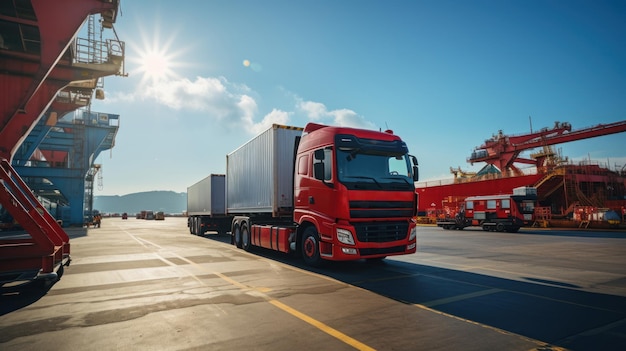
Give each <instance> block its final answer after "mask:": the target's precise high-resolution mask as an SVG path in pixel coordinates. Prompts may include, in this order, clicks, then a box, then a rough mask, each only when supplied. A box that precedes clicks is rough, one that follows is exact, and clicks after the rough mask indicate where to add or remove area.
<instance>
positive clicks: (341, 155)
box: [335, 135, 414, 191]
mask: <svg viewBox="0 0 626 351" xmlns="http://www.w3.org/2000/svg"><path fill="white" fill-rule="evenodd" d="M335 142H336V146H337V176H338V180H339V181H340V182H341V183H342V184H344V185H345V186H346V187H347V188H348V189H366V190H399V191H407V190H413V189H414V184H413V178H412V167H411V161H410V159H409V156H408V154H407V152H408V149H407V147H406V144H404V142H401V141H381V140H370V139H359V138H356V137H354V136H351V135H350V136H347V135H339V136H337V138H336V140H335Z"/></svg>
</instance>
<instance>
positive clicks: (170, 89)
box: [106, 77, 378, 135]
mask: <svg viewBox="0 0 626 351" xmlns="http://www.w3.org/2000/svg"><path fill="white" fill-rule="evenodd" d="M256 95H257V94H256V93H255V92H254V91H252V90H251V89H250V88H249V87H247V86H246V85H244V84H233V83H231V82H229V81H228V80H227V79H226V78H224V77H220V78H214V77H196V78H195V80H190V79H187V78H170V79H168V80H161V81H157V82H153V83H152V84H150V85H147V86H146V85H140V87H138V88H137V89H136V91H135V92H134V93H130V94H129V93H126V94H121V93H117V94H112V96H107V99H106V103H107V104H111V103H134V102H136V101H144V102H145V101H149V102H154V103H156V104H158V105H161V106H166V107H168V108H170V109H173V110H179V111H182V112H183V113H180V114H178V116H180V117H179V118H180V120H181V121H182V122H184V121H185V119H186V118H189V119H192V118H196V119H197V116H198V113H200V114H202V115H206V121H208V122H209V123H210V122H217V123H220V124H221V125H222V126H223V127H226V128H229V129H230V128H234V127H237V128H239V129H242V126H245V129H246V130H247V131H248V132H249V133H250V134H253V135H254V134H258V133H259V132H261V131H263V130H265V129H266V128H269V127H270V126H271V125H272V124H273V123H277V124H288V123H289V122H290V119H291V117H292V115H294V114H296V113H298V114H300V115H302V114H304V116H305V117H306V118H307V119H308V120H310V121H313V122H318V123H325V124H329V125H336V126H344V127H355V128H364V129H371V130H377V129H378V128H377V127H376V125H375V124H374V123H372V122H370V121H367V120H366V119H365V118H364V117H363V116H360V115H358V114H357V113H356V112H354V111H352V110H350V109H337V110H328V108H327V107H326V105H324V104H323V103H321V102H315V101H304V100H303V99H302V98H300V97H298V96H297V95H296V94H292V93H290V94H288V96H291V97H292V98H293V99H294V100H295V106H294V111H284V110H281V109H277V108H274V109H272V111H271V112H269V113H267V114H266V115H265V116H263V118H262V119H261V120H260V121H258V119H259V118H260V117H259V111H258V105H257V101H256V100H255V98H254V96H256ZM185 112H190V113H185Z"/></svg>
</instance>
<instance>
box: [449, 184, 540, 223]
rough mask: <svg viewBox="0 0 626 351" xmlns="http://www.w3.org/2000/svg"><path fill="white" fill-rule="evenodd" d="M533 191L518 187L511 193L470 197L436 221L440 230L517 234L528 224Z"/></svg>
mask: <svg viewBox="0 0 626 351" xmlns="http://www.w3.org/2000/svg"><path fill="white" fill-rule="evenodd" d="M536 200H537V189H535V188H528V187H520V188H516V189H514V190H513V194H507V195H484V196H470V197H468V198H466V199H465V200H464V201H463V202H462V204H460V205H459V209H458V211H457V212H454V213H450V214H449V215H448V216H446V218H443V219H440V220H438V221H437V225H438V226H439V227H442V228H443V229H463V228H465V227H469V226H479V227H482V228H483V230H485V231H498V232H504V231H507V232H511V233H515V232H517V231H518V230H519V229H520V228H521V227H523V226H526V225H530V224H532V221H533V213H534V210H535V201H536Z"/></svg>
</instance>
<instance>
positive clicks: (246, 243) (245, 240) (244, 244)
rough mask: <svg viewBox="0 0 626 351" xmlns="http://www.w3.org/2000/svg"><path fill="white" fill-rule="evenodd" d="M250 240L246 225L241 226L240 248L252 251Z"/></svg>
mask: <svg viewBox="0 0 626 351" xmlns="http://www.w3.org/2000/svg"><path fill="white" fill-rule="evenodd" d="M251 239H252V238H250V231H249V230H248V225H247V224H242V225H241V248H242V249H244V250H246V251H250V249H252V240H251Z"/></svg>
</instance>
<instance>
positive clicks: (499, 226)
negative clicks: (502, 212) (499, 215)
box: [496, 223, 504, 232]
mask: <svg viewBox="0 0 626 351" xmlns="http://www.w3.org/2000/svg"><path fill="white" fill-rule="evenodd" d="M496 231H498V232H503V231H504V223H498V224H496Z"/></svg>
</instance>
